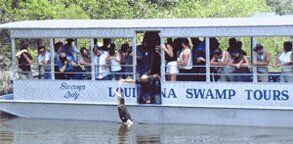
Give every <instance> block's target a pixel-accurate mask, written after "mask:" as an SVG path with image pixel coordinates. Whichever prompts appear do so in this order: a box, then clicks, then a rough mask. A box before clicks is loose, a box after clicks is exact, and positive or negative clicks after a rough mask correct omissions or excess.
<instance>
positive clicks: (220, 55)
mask: <svg viewBox="0 0 293 144" xmlns="http://www.w3.org/2000/svg"><path fill="white" fill-rule="evenodd" d="M231 61H232V59H231V57H230V54H229V52H227V51H223V52H222V50H221V49H220V48H218V49H216V50H215V51H214V56H213V58H212V60H211V65H212V66H218V67H215V70H216V71H217V73H220V81H222V82H232V81H233V76H232V75H231V74H232V73H233V71H234V69H233V68H232V67H231V66H229V64H230V63H231Z"/></svg>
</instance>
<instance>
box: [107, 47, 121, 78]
mask: <svg viewBox="0 0 293 144" xmlns="http://www.w3.org/2000/svg"><path fill="white" fill-rule="evenodd" d="M115 47H116V46H115V44H111V45H110V50H109V55H108V63H109V64H110V66H111V73H112V78H114V79H115V80H119V79H121V77H122V74H121V72H122V67H121V64H120V63H121V59H120V57H119V55H117V54H116V53H115Z"/></svg>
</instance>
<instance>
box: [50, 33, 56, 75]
mask: <svg viewBox="0 0 293 144" xmlns="http://www.w3.org/2000/svg"><path fill="white" fill-rule="evenodd" d="M54 49H55V48H54V39H53V38H50V59H51V78H52V80H54V79H55V62H54V58H55V50H54Z"/></svg>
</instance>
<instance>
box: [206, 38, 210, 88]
mask: <svg viewBox="0 0 293 144" xmlns="http://www.w3.org/2000/svg"><path fill="white" fill-rule="evenodd" d="M205 45H206V47H205V49H206V82H208V83H209V82H211V80H210V38H209V37H205Z"/></svg>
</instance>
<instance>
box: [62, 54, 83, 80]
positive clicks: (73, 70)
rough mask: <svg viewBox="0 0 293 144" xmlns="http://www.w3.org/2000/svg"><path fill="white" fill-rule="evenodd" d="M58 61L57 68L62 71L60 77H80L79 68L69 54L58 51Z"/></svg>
mask: <svg viewBox="0 0 293 144" xmlns="http://www.w3.org/2000/svg"><path fill="white" fill-rule="evenodd" d="M59 59H60V62H59V64H58V68H59V71H60V73H62V74H63V75H62V79H81V78H82V75H81V71H82V70H81V68H80V67H79V66H78V65H77V64H76V62H75V61H74V59H73V58H72V57H71V56H67V55H66V54H65V53H63V52H62V53H60V55H59Z"/></svg>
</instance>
